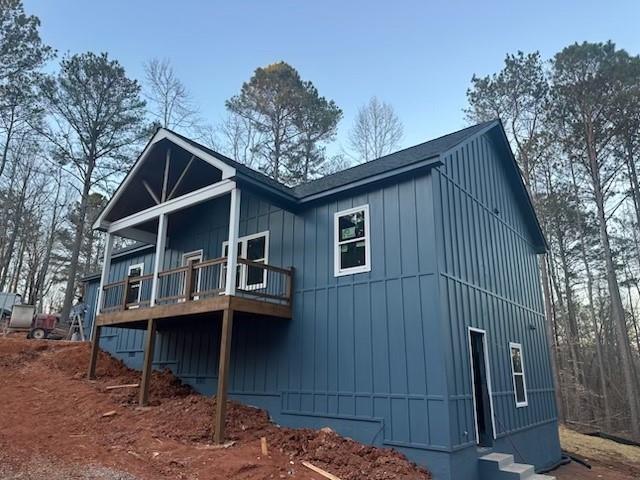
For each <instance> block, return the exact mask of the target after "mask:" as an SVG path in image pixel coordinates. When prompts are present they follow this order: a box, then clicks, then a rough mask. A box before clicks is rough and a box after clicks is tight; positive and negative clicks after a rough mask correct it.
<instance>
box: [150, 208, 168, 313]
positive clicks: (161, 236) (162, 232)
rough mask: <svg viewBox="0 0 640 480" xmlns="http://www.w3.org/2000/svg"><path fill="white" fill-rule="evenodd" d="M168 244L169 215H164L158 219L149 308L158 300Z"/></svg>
mask: <svg viewBox="0 0 640 480" xmlns="http://www.w3.org/2000/svg"><path fill="white" fill-rule="evenodd" d="M166 242H167V214H166V213H162V214H160V216H159V217H158V235H157V237H156V256H155V258H154V261H153V279H152V280H151V298H150V300H149V306H151V307H153V306H154V305H155V304H156V299H157V298H158V283H159V280H158V273H159V272H160V271H161V270H162V267H163V264H164V248H165V244H166Z"/></svg>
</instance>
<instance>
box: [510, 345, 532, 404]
mask: <svg viewBox="0 0 640 480" xmlns="http://www.w3.org/2000/svg"><path fill="white" fill-rule="evenodd" d="M509 352H510V354H511V373H512V374H513V394H514V396H515V399H516V407H518V408H520V407H526V406H527V405H529V402H528V400H527V381H526V379H525V376H524V360H523V358H522V345H520V344H519V343H513V342H512V343H510V344H509Z"/></svg>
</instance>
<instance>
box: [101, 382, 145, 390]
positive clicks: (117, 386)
mask: <svg viewBox="0 0 640 480" xmlns="http://www.w3.org/2000/svg"><path fill="white" fill-rule="evenodd" d="M139 386H140V384H139V383H127V384H125V385H110V386H108V387H104V389H105V390H118V389H119V388H138V387H139Z"/></svg>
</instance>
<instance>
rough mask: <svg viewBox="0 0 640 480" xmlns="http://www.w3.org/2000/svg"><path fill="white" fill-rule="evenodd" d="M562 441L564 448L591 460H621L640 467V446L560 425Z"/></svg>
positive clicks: (607, 461)
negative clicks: (592, 435)
mask: <svg viewBox="0 0 640 480" xmlns="http://www.w3.org/2000/svg"><path fill="white" fill-rule="evenodd" d="M560 443H561V444H562V448H563V449H564V450H566V451H568V452H571V453H576V454H578V455H581V456H583V457H585V458H588V459H590V460H597V461H600V462H603V463H612V462H614V463H615V462H621V463H625V464H632V465H635V466H637V467H640V447H634V446H632V445H622V444H620V443H616V442H614V441H611V440H607V439H604V438H599V437H591V436H589V435H583V434H581V433H578V432H576V431H574V430H570V429H568V428H565V427H560Z"/></svg>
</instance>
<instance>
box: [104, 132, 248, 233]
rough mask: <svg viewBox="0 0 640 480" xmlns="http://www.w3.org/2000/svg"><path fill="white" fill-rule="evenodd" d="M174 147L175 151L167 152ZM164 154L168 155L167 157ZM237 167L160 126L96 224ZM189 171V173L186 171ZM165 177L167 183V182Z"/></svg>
mask: <svg viewBox="0 0 640 480" xmlns="http://www.w3.org/2000/svg"><path fill="white" fill-rule="evenodd" d="M170 150H172V151H173V152H172V153H167V152H169V151H170ZM165 155H169V156H170V158H169V161H166V157H165ZM235 173H236V171H235V168H233V166H231V165H229V164H228V163H226V162H224V161H221V160H220V159H219V158H217V157H215V156H213V155H211V154H210V153H209V152H207V151H205V150H203V149H201V148H197V147H195V146H194V145H192V144H191V143H189V142H185V141H184V139H183V138H182V137H180V136H179V135H177V134H175V133H173V132H171V131H169V130H167V129H164V128H160V129H158V130H157V131H156V132H155V134H154V135H153V137H152V138H151V140H150V141H149V143H147V145H146V146H145V148H144V150H143V151H142V153H141V154H140V155H139V156H138V158H137V159H136V161H135V162H134V164H133V165H132V167H131V168H130V169H129V172H128V173H127V175H126V176H125V178H124V180H123V181H122V182H121V183H120V185H119V186H118V188H117V189H116V191H115V193H114V194H113V195H112V197H111V199H110V200H109V202H108V203H107V205H106V206H105V208H104V209H103V210H102V212H101V213H100V215H99V216H98V218H97V220H96V222H95V223H94V228H100V227H102V226H104V224H105V223H106V222H109V221H111V220H113V219H114V218H122V217H126V216H128V215H131V214H133V213H135V212H137V211H140V210H144V209H145V208H149V207H151V206H153V205H155V204H157V203H160V201H161V198H160V197H161V195H162V194H163V193H164V195H165V197H166V198H167V199H168V198H175V197H177V196H181V195H183V194H185V193H188V192H190V191H193V190H197V189H198V188H202V187H204V186H207V185H210V184H212V183H215V182H218V181H220V180H224V179H227V178H231V177H233V176H235ZM187 174H188V175H187ZM165 178H166V184H165Z"/></svg>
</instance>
